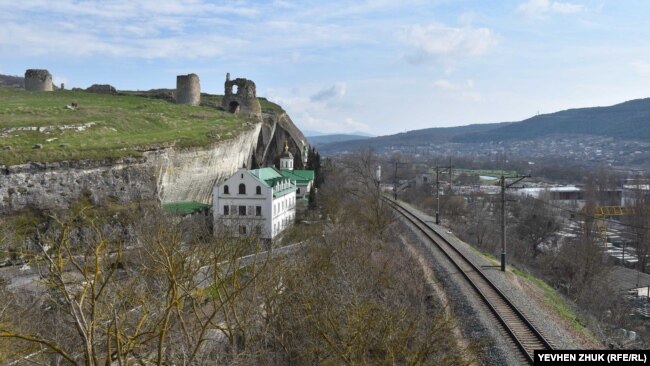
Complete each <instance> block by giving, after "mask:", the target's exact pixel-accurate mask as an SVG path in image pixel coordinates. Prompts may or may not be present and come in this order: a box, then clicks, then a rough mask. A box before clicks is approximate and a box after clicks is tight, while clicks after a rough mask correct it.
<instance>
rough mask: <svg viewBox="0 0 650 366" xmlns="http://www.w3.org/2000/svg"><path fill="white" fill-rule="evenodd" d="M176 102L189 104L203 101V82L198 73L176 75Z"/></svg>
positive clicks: (197, 103)
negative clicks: (200, 80)
mask: <svg viewBox="0 0 650 366" xmlns="http://www.w3.org/2000/svg"><path fill="white" fill-rule="evenodd" d="M176 103H178V104H189V105H199V104H200V103H201V84H200V83H199V76H198V75H196V74H189V75H178V76H176Z"/></svg>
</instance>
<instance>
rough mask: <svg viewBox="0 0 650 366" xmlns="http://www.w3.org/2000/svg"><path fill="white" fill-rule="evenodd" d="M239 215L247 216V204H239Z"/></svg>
mask: <svg viewBox="0 0 650 366" xmlns="http://www.w3.org/2000/svg"><path fill="white" fill-rule="evenodd" d="M239 216H246V206H239Z"/></svg>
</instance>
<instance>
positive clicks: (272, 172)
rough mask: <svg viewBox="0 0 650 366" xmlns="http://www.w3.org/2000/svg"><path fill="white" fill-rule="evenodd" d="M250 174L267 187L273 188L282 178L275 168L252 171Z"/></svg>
mask: <svg viewBox="0 0 650 366" xmlns="http://www.w3.org/2000/svg"><path fill="white" fill-rule="evenodd" d="M249 172H250V173H251V174H252V175H253V176H254V177H255V178H257V179H258V180H259V181H260V182H261V183H263V184H264V185H266V186H267V187H273V186H274V185H275V183H277V182H278V181H279V180H281V178H282V174H280V173H279V172H278V171H277V170H276V169H275V168H259V169H252V170H249Z"/></svg>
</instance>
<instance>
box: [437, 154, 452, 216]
mask: <svg viewBox="0 0 650 366" xmlns="http://www.w3.org/2000/svg"><path fill="white" fill-rule="evenodd" d="M441 169H449V188H450V189H451V158H450V159H449V166H443V167H440V166H436V225H440V178H439V177H440V174H445V173H447V172H446V171H440V170H441Z"/></svg>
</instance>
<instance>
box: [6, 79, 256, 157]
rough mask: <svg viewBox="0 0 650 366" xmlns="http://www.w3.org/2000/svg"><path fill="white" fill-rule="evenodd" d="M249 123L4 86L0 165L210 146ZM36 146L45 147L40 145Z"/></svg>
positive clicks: (168, 106)
mask: <svg viewBox="0 0 650 366" xmlns="http://www.w3.org/2000/svg"><path fill="white" fill-rule="evenodd" d="M72 101H76V102H77V103H78V106H79V108H78V109H77V110H70V109H67V108H65V106H66V105H68V104H70V103H71V102H72ZM89 122H94V125H93V126H91V127H89V128H87V129H86V130H85V131H76V130H71V129H65V130H62V129H54V130H52V131H50V132H43V131H41V132H39V131H14V132H11V133H7V132H6V128H10V127H46V126H62V125H82V124H86V123H89ZM244 122H246V117H245V116H242V115H233V114H230V113H227V112H224V111H220V110H217V109H216V108H213V107H210V106H201V107H191V106H186V105H177V104H174V103H169V102H166V101H163V100H159V99H153V98H144V97H139V96H133V95H100V94H93V93H87V92H84V91H68V90H65V91H56V92H49V93H47V92H28V91H24V90H17V89H8V88H0V165H14V164H21V163H26V162H29V161H39V162H53V161H61V160H77V159H101V158H119V157H124V156H138V155H141V154H142V152H143V151H145V150H149V149H155V148H158V147H163V146H177V147H192V146H206V145H208V144H210V143H212V142H216V141H219V140H224V139H229V138H232V137H234V136H236V135H237V134H239V133H240V132H242V131H244V130H246V129H249V128H250V126H248V125H247V124H246V123H244ZM48 139H55V140H51V141H47V140H48ZM35 144H41V145H42V146H43V147H42V149H34V145H35ZM9 148H10V149H9Z"/></svg>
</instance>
